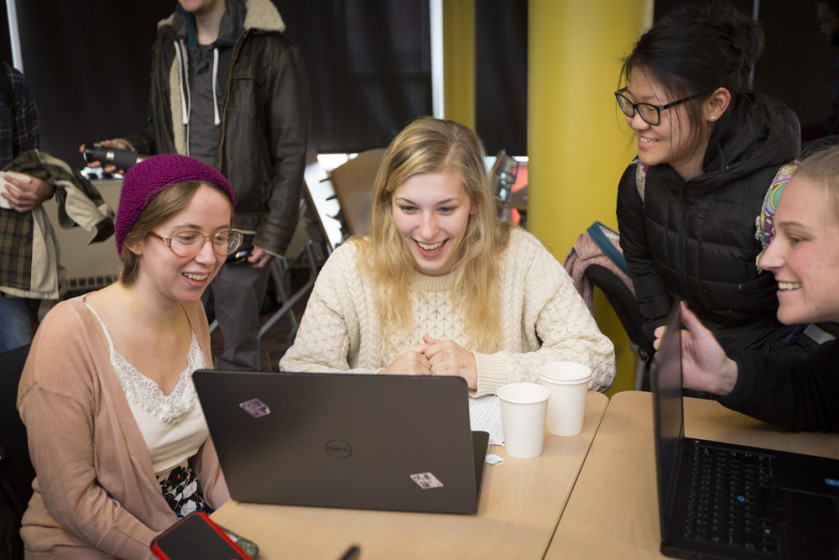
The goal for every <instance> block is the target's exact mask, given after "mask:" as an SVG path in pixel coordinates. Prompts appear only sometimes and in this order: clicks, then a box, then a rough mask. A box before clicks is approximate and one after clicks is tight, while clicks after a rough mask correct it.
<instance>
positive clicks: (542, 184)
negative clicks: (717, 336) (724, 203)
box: [527, 0, 653, 390]
mask: <svg viewBox="0 0 839 560" xmlns="http://www.w3.org/2000/svg"><path fill="white" fill-rule="evenodd" d="M529 2H530V3H529V22H528V25H529V35H528V84H527V85H528V107H527V146H528V148H527V151H528V156H529V158H530V163H529V169H528V174H529V186H528V212H527V214H528V215H527V220H528V229H529V230H530V231H532V232H533V233H534V234H535V235H536V236H537V237H538V238H539V239H541V240H542V242H543V243H544V244H545V245H546V246H547V247H548V249H549V250H550V251H551V252H552V253H553V255H554V256H555V257H556V258H557V259H559V260H560V261H562V260H564V258H565V255H566V254H567V252H568V250H569V249H570V248H571V246H572V245H573V244H574V243H575V242H576V240H577V237H578V236H579V235H580V233H582V232H583V231H585V229H586V228H587V227H588V226H590V225H591V224H592V222H594V221H595V220H600V221H601V222H603V223H605V224H606V225H608V226H610V227H612V228H614V229H617V221H616V218H615V201H616V192H617V183H618V179H619V178H620V175H621V173H622V172H623V170H624V168H625V167H626V165H627V163H628V162H629V161H630V160H631V159H632V157H633V156H634V150H633V149H632V148H633V142H632V141H631V138H630V137H629V136H628V133H627V131H626V128H625V126H624V125H623V122H624V120H623V117H622V116H621V115H619V111H618V110H617V108H616V105H615V98H614V95H613V93H612V92H614V91H615V89H616V86H617V83H618V75H619V72H620V65H621V59H622V58H623V57H624V56H626V55H627V54H628V52H629V50H630V49H631V47H632V45H633V44H634V42H635V41H636V40H637V38H638V36H639V34H640V33H641V32H642V31H643V29H644V28H645V26H647V25H649V22H651V21H652V8H653V6H652V4H653V2H652V0H588V1H585V2H581V1H579V0H529ZM595 316H596V318H597V320H598V324H599V325H600V328H601V330H602V331H603V332H604V333H605V334H606V335H607V336H609V337H610V338H611V339H612V340H613V341H614V342H615V346H616V355H617V359H618V380H617V381H616V387H615V388H614V389H615V390H623V389H628V388H631V386H632V376H633V374H634V357H633V356H632V353H631V351H630V349H629V346H628V343H627V339H626V334H625V333H624V331H623V328H622V327H621V325H620V322H619V321H618V319H617V316H616V315H614V312H613V311H612V310H611V307H610V306H609V303H608V301H606V300H605V298H603V296H602V294H600V293H599V292H598V293H597V294H596V301H595Z"/></svg>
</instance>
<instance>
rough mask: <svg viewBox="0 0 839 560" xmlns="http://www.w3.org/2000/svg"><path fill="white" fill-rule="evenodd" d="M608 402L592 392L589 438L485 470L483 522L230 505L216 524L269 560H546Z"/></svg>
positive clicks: (564, 441) (551, 443)
mask: <svg viewBox="0 0 839 560" xmlns="http://www.w3.org/2000/svg"><path fill="white" fill-rule="evenodd" d="M607 404H608V399H607V398H606V396H605V395H603V394H601V393H594V392H589V394H588V397H587V403H586V417H585V422H584V424H583V432H582V433H581V434H580V435H578V436H574V437H559V436H554V435H551V434H549V433H547V432H546V434H545V448H544V451H543V453H542V455H541V456H539V457H536V458H532V459H516V458H509V457H507V455H506V453H505V451H504V448H503V447H499V446H492V447H490V453H494V454H496V455H499V456H501V457H504V458H505V459H506V461H505V462H504V463H503V464H501V465H497V466H491V465H486V470H485V473H484V477H485V478H484V483H483V490H482V492H481V499H480V503H479V508H478V514H477V515H452V514H427V513H403V512H389V511H368V510H350V509H333V508H311V507H299V506H271V505H259V504H244V503H238V502H234V501H230V502H228V503H227V504H225V505H223V506H222V507H221V508H219V509H218V511H216V512H215V513H214V514H213V516H212V518H213V520H214V521H216V522H217V523H219V524H220V525H222V526H224V527H227V528H229V529H231V530H232V531H235V532H237V533H239V534H241V535H242V536H243V537H246V538H248V539H250V540H252V541H254V542H255V543H257V544H258V545H259V547H260V550H261V552H260V556H259V558H260V559H262V558H264V559H265V560H274V559H278V560H279V559H288V558H307V559H309V558H311V559H320V558H323V559H327V560H338V559H339V558H340V557H341V555H342V554H343V553H344V552H345V551H346V550H347V549H348V548H349V547H350V546H351V545H358V546H359V547H360V548H361V556H360V557H361V558H362V559H363V560H370V559H377V558H384V559H395V558H399V559H403V558H421V559H423V560H432V559H437V558H467V557H469V558H542V557H543V556H544V554H545V551H546V550H547V548H548V544H549V542H550V539H551V535H553V533H554V529H555V528H556V524H557V522H558V521H559V518H560V516H561V515H562V510H563V508H564V507H565V503H566V501H567V499H568V496H569V494H570V493H571V489H572V488H573V486H574V482H575V481H576V479H577V475H578V474H579V471H580V468H581V466H582V464H583V461H584V460H585V456H586V453H588V450H589V447H590V446H591V442H592V440H593V438H594V434H595V432H596V431H597V428H598V426H599V424H600V421H601V419H602V418H603V414H604V412H605V410H606V405H607Z"/></svg>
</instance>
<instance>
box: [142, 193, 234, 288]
mask: <svg viewBox="0 0 839 560" xmlns="http://www.w3.org/2000/svg"><path fill="white" fill-rule="evenodd" d="M231 212H232V211H231V205H230V199H229V198H227V197H226V196H225V195H224V194H223V193H222V192H220V191H219V190H217V189H215V188H212V187H209V186H207V185H201V186H199V187H198V189H197V190H196V191H195V194H194V195H193V197H192V199H191V200H190V202H189V204H188V205H187V206H186V208H184V209H183V210H182V211H180V212H178V213H177V214H175V215H174V216H172V217H171V218H169V219H168V220H166V221H165V222H163V223H161V224H159V225H157V226H156V227H155V228H154V231H155V232H156V233H157V234H158V235H161V236H163V237H168V236H171V235H173V234H175V233H179V232H184V231H197V232H200V233H202V234H203V235H211V234H213V233H216V232H218V231H221V230H226V229H229V228H230V218H231ZM127 248H128V249H129V250H130V251H131V252H132V253H134V254H135V255H137V256H138V257H139V259H140V268H139V275H138V277H137V285H138V287H140V289H143V290H146V291H147V292H148V293H149V294H150V296H151V297H153V298H158V299H161V298H162V299H165V300H169V301H176V302H186V301H195V300H197V299H199V298H200V297H201V294H202V293H203V292H204V290H205V289H206V288H207V286H208V285H209V284H210V281H211V280H212V279H213V278H214V277H215V275H216V273H217V272H218V270H219V268H221V265H222V264H224V260H225V258H226V257H224V256H220V255H217V254H216V253H215V252H214V251H213V247H212V243H211V242H205V243H204V246H203V247H202V248H201V250H200V251H199V253H198V254H197V255H195V256H194V257H179V256H178V255H176V254H175V253H173V252H172V251H171V250H170V249H169V248H168V247H167V246H166V244H165V243H164V242H163V241H162V240H161V239H159V238H157V237H154V236H152V235H147V236H146V237H145V238H143V240H142V241H139V242H136V243H133V244H131V245H128V246H127Z"/></svg>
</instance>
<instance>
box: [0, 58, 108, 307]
mask: <svg viewBox="0 0 839 560" xmlns="http://www.w3.org/2000/svg"><path fill="white" fill-rule="evenodd" d="M2 70H5V72H6V75H7V76H8V77H9V81H10V82H11V85H12V92H13V94H14V107H13V108H10V107H8V106H6V103H5V100H4V99H0V168H2V170H3V171H18V172H20V173H25V174H27V175H32V176H33V177H38V178H39V179H43V180H44V181H47V182H48V183H50V184H51V185H53V187H55V199H56V203H57V204H58V221H59V224H60V225H61V226H62V227H64V228H69V227H72V226H74V225H80V226H82V227H84V229H86V230H87V231H90V232H91V233H92V234H93V239H92V240H91V242H93V241H102V240H103V239H106V238H107V237H108V236H110V235H111V234H112V233H113V220H112V219H111V218H112V213H111V211H110V209H108V208H107V205H105V203H104V201H103V200H102V197H101V195H100V194H99V192H98V191H97V190H96V188H95V187H94V186H93V185H92V184H91V183H90V182H89V181H88V180H87V179H85V178H84V176H82V175H81V173H80V172H79V171H78V170H77V169H74V168H72V167H70V166H69V165H68V164H67V163H65V162H63V161H61V160H59V159H57V158H54V157H52V156H51V155H50V154H48V153H46V152H43V151H41V150H40V149H38V148H39V133H38V114H37V111H36V109H35V99H34V98H33V96H32V90H31V89H30V87H29V84H28V83H27V82H26V80H25V79H24V77H23V75H22V74H20V72H18V71H17V70H15V69H13V68H12V67H11V66H9V65H7V64H5V63H3V68H2ZM68 191H75V192H76V193H78V194H77V195H76V197H75V203H74V204H72V205H65V202H66V199H67V196H68V195H67V193H68ZM57 243H58V241H57V238H56V236H55V233H54V231H53V228H52V225H51V224H50V222H49V218H48V217H47V216H46V213H45V211H44V209H43V208H36V209H34V210H33V211H31V212H15V211H14V210H9V209H5V208H0V292H4V293H7V294H9V295H15V296H18V297H28V298H34V299H57V298H58V297H59V294H60V290H59V286H58V273H57V267H58V247H57ZM34 247H39V248H40V250H38V251H36V250H34Z"/></svg>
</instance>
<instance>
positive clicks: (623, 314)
mask: <svg viewBox="0 0 839 560" xmlns="http://www.w3.org/2000/svg"><path fill="white" fill-rule="evenodd" d="M585 275H586V277H587V278H588V279H589V281H590V282H591V283H592V285H594V286H597V287H598V288H600V290H601V291H602V292H603V294H604V295H605V296H606V299H607V300H609V304H610V305H611V306H612V308H613V309H614V310H615V313H616V314H617V316H618V319H620V322H621V325H622V326H623V328H624V330H625V331H626V334H627V336H628V337H629V346H630V348H631V349H632V353H633V354H635V381H634V389H635V390H636V391H640V390H641V389H643V388H645V379H646V374H647V369H648V368H649V365H650V362H651V361H652V357H653V344H652V340H650V339H649V338H648V337H647V336H646V335H645V334H644V331H643V329H642V325H643V323H644V319H643V318H642V316H641V308H640V307H639V306H638V302H637V301H636V300H635V296H634V295H633V293H632V291H631V290H630V289H629V288H628V287H627V286H626V284H624V282H623V280H621V279H620V278H619V277H618V276H617V275H616V274H615V273H614V272H612V271H611V270H609V269H608V268H606V267H605V266H601V265H598V264H592V265H589V266H588V267H586V272H585Z"/></svg>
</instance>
